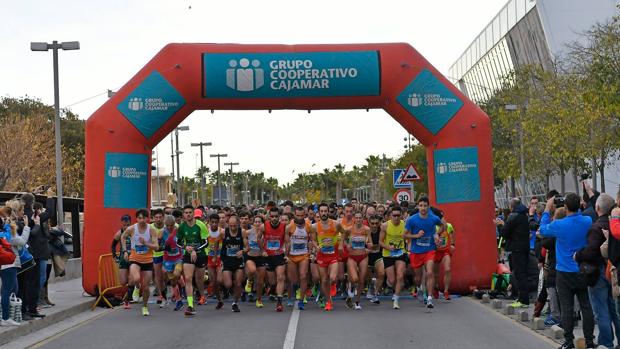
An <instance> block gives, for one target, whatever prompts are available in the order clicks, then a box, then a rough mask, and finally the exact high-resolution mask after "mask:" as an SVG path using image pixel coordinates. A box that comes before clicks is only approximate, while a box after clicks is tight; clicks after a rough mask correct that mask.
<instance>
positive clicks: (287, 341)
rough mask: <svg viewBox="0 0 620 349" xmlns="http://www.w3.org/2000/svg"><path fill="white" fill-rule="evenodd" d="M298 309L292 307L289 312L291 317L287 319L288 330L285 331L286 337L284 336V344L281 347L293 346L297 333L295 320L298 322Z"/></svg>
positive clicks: (290, 348)
mask: <svg viewBox="0 0 620 349" xmlns="http://www.w3.org/2000/svg"><path fill="white" fill-rule="evenodd" d="M299 313H300V311H299V309H297V307H294V308H293V312H292V313H291V319H290V320H289V321H288V330H287V331H286V337H284V345H283V346H282V349H293V348H294V347H295V336H296V335H297V322H299Z"/></svg>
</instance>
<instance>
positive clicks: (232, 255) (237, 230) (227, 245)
mask: <svg viewBox="0 0 620 349" xmlns="http://www.w3.org/2000/svg"><path fill="white" fill-rule="evenodd" d="M243 250H244V245H243V234H242V232H241V227H239V222H238V221H237V217H236V216H231V217H230V219H229V220H228V228H226V230H225V231H224V239H223V241H222V249H221V250H220V256H221V258H222V265H223V271H222V280H223V283H224V287H226V288H228V289H230V288H232V287H233V279H234V290H233V294H234V300H233V304H232V311H233V312H235V313H238V312H240V311H241V310H240V309H239V306H238V305H237V302H239V298H241V283H243V267H244V264H243Z"/></svg>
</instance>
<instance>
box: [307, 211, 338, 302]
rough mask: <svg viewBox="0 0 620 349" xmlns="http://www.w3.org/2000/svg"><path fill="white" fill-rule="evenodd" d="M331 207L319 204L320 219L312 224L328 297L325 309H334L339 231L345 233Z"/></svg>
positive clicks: (313, 240)
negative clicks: (331, 217)
mask: <svg viewBox="0 0 620 349" xmlns="http://www.w3.org/2000/svg"><path fill="white" fill-rule="evenodd" d="M328 214H329V207H328V206H327V204H325V203H322V204H320V205H319V217H320V219H321V220H320V221H318V222H317V223H315V224H313V225H312V230H311V232H310V234H311V236H312V237H314V236H316V240H315V239H312V242H313V244H314V245H315V246H314V248H315V249H317V250H318V252H317V256H316V258H317V264H318V265H319V274H320V277H321V289H322V291H323V295H324V296H325V297H326V298H327V303H326V304H325V310H326V311H331V310H333V309H334V306H333V303H332V297H333V296H335V295H336V280H337V277H338V253H337V252H336V251H337V250H338V233H341V234H342V233H344V232H345V231H344V229H343V228H342V225H341V224H340V223H339V222H337V221H335V220H333V219H330V218H329V216H328Z"/></svg>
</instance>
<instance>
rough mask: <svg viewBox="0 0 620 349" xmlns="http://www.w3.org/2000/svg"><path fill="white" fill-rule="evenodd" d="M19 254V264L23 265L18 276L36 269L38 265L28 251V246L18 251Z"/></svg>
mask: <svg viewBox="0 0 620 349" xmlns="http://www.w3.org/2000/svg"><path fill="white" fill-rule="evenodd" d="M18 253H19V262H20V263H21V265H22V266H21V269H20V270H19V271H18V272H17V274H21V273H23V272H25V271H26V270H28V269H30V268H32V267H34V266H35V265H37V263H36V262H35V261H34V257H32V254H30V251H28V244H26V245H24V246H22V247H20V248H19V250H18Z"/></svg>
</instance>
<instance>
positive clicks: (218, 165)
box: [209, 153, 228, 205]
mask: <svg viewBox="0 0 620 349" xmlns="http://www.w3.org/2000/svg"><path fill="white" fill-rule="evenodd" d="M209 157H212V158H217V201H218V205H222V187H221V186H220V174H221V173H220V171H221V170H220V159H221V158H226V157H228V154H220V153H218V154H211V155H209Z"/></svg>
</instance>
